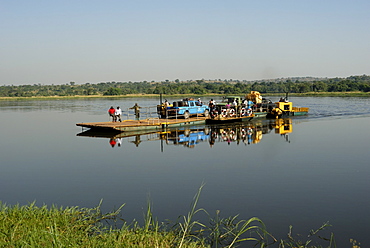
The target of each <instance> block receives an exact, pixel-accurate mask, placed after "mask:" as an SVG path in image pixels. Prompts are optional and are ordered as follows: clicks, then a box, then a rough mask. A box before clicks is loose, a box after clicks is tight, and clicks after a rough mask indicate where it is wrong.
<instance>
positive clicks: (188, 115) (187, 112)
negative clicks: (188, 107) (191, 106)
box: [184, 111, 190, 119]
mask: <svg viewBox="0 0 370 248" xmlns="http://www.w3.org/2000/svg"><path fill="white" fill-rule="evenodd" d="M189 117H190V114H189V111H186V112H185V113H184V118H185V119H189Z"/></svg>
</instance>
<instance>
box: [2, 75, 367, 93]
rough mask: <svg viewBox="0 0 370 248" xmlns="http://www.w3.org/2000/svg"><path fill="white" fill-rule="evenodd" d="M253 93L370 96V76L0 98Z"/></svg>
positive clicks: (138, 85)
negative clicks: (327, 93)
mask: <svg viewBox="0 0 370 248" xmlns="http://www.w3.org/2000/svg"><path fill="white" fill-rule="evenodd" d="M250 91H259V92H261V93H287V92H289V93H307V92H351V91H357V92H358V91H360V92H370V76H367V75H362V76H350V77H347V78H324V79H314V78H312V79H311V80H309V78H308V79H307V78H296V79H293V80H292V79H275V80H266V81H263V80H261V81H254V82H251V81H239V80H232V79H230V80H220V79H218V80H204V79H202V80H194V81H193V80H188V81H179V80H175V81H169V80H166V81H162V82H154V81H152V82H147V81H143V82H105V83H97V84H90V83H85V84H80V85H79V84H75V83H74V82H70V83H67V84H63V85H41V84H34V85H19V86H14V85H9V86H7V85H4V86H0V97H37V96H90V95H105V96H113V95H128V94H160V93H162V94H166V95H173V94H185V95H189V94H196V95H204V94H226V95H230V94H238V95H240V94H245V93H247V92H250Z"/></svg>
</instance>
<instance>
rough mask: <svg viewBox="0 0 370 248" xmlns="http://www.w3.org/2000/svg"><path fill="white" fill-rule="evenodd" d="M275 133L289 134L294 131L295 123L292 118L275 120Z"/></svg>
mask: <svg viewBox="0 0 370 248" xmlns="http://www.w3.org/2000/svg"><path fill="white" fill-rule="evenodd" d="M274 128H275V133H278V134H288V133H291V132H293V125H292V120H291V119H277V120H276V121H275V126H274Z"/></svg>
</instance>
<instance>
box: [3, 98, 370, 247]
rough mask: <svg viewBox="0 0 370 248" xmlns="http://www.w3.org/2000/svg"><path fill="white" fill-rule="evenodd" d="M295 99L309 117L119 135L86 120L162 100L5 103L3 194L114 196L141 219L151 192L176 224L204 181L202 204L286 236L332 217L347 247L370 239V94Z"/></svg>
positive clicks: (65, 200) (16, 199) (63, 199)
mask: <svg viewBox="0 0 370 248" xmlns="http://www.w3.org/2000/svg"><path fill="white" fill-rule="evenodd" d="M271 99H273V97H272V98H271ZM168 100H169V101H173V100H178V99H168ZM207 100H208V99H204V101H207ZM275 100H276V99H275ZM290 100H291V101H293V103H294V105H295V106H301V107H310V113H309V115H308V116H304V117H297V118H292V119H287V120H283V121H282V122H275V121H259V122H254V123H251V124H246V125H242V126H237V125H236V126H194V127H191V128H188V129H186V130H173V132H167V133H163V134H158V133H154V134H147V135H141V136H140V135H136V136H131V137H118V138H117V137H113V135H110V134H109V135H107V134H91V133H89V132H87V133H86V132H84V131H85V130H81V128H80V127H77V126H76V125H75V124H76V123H80V122H98V121H99V122H100V121H108V120H109V118H108V114H107V110H108V108H109V107H110V106H115V107H116V106H120V107H121V108H122V109H123V110H126V109H127V108H129V107H132V106H133V105H134V103H135V102H138V103H139V105H140V106H142V107H148V106H154V105H155V104H157V102H158V99H154V98H142V99H141V98H139V99H133V98H122V99H119V98H117V99H111V98H101V99H73V100H42V101H39V100H27V101H0V120H1V129H0V134H1V141H0V154H1V159H0V161H1V165H0V168H1V171H2V173H1V174H0V201H2V202H3V203H7V204H16V203H19V204H22V205H23V204H28V203H29V202H33V201H36V204H37V205H42V204H47V205H52V204H56V205H58V206H80V207H95V206H96V205H98V204H99V202H100V200H101V199H103V205H102V208H103V210H104V211H110V210H113V209H115V208H117V207H119V206H120V205H121V204H123V203H126V205H125V207H124V208H123V210H122V215H123V217H124V218H125V219H127V220H132V219H134V218H135V219H137V220H141V219H142V218H143V213H144V212H145V210H146V206H147V201H148V198H149V199H150V201H151V202H152V203H153V214H154V216H156V217H157V218H158V219H159V220H161V221H164V220H165V219H170V220H173V221H176V219H177V217H178V216H179V215H185V214H187V212H188V211H189V207H190V203H191V201H192V198H193V196H194V195H195V193H196V192H197V190H198V188H199V187H200V185H201V184H202V183H205V187H204V188H203V191H202V193H201V197H200V201H199V204H198V207H201V208H204V209H206V210H207V211H208V212H209V213H210V214H211V215H212V214H213V213H215V211H216V210H220V211H221V216H222V217H228V216H232V215H236V214H239V218H241V219H247V218H250V217H253V216H257V217H259V218H260V219H262V221H264V223H265V224H266V226H267V229H268V230H269V231H270V232H271V233H272V234H273V235H274V236H275V237H277V238H285V237H286V234H287V233H288V231H289V226H290V225H292V226H293V231H294V233H295V234H303V235H307V234H308V232H309V231H310V230H311V229H315V228H317V227H319V226H321V225H322V224H323V223H325V222H327V221H329V223H330V224H331V225H332V226H331V227H330V228H329V229H328V232H333V233H334V235H335V239H336V242H337V246H338V247H350V243H349V239H350V238H354V239H356V240H358V241H359V242H361V244H362V245H361V247H368V246H370V233H369V232H370V231H369V230H368V223H369V221H370V217H369V214H368V210H369V209H370V197H369V195H370V194H369V193H370V180H369V178H368V177H369V175H370V166H369V161H370V150H369V149H370V131H369V124H370V99H369V98H352V97H348V98H339V97H299V98H296V97H291V98H290ZM143 118H144V117H143ZM91 136H95V137H91ZM96 136H99V137H96Z"/></svg>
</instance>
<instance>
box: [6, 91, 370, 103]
mask: <svg viewBox="0 0 370 248" xmlns="http://www.w3.org/2000/svg"><path fill="white" fill-rule="evenodd" d="M189 95H190V96H192V97H201V98H205V99H206V100H208V98H212V97H218V98H221V97H223V96H225V95H224V94H208V95H196V94H189ZM189 95H181V94H176V95H163V96H162V98H163V99H164V98H166V97H168V98H169V97H171V98H174V97H178V98H179V99H181V98H183V97H188V96H189ZM233 95H241V96H243V95H245V94H233ZM262 95H263V96H265V95H268V96H276V97H281V96H285V93H263V94H262ZM289 96H296V97H305V96H310V97H370V92H360V91H358V92H357V91H356V92H307V93H290V94H289ZM150 97H152V98H158V99H159V95H158V94H128V95H115V96H105V95H89V96H88V95H76V96H33V97H0V101H1V100H3V101H20V100H68V99H80V98H86V99H94V98H96V99H100V98H107V99H109V98H113V99H114V98H150Z"/></svg>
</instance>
